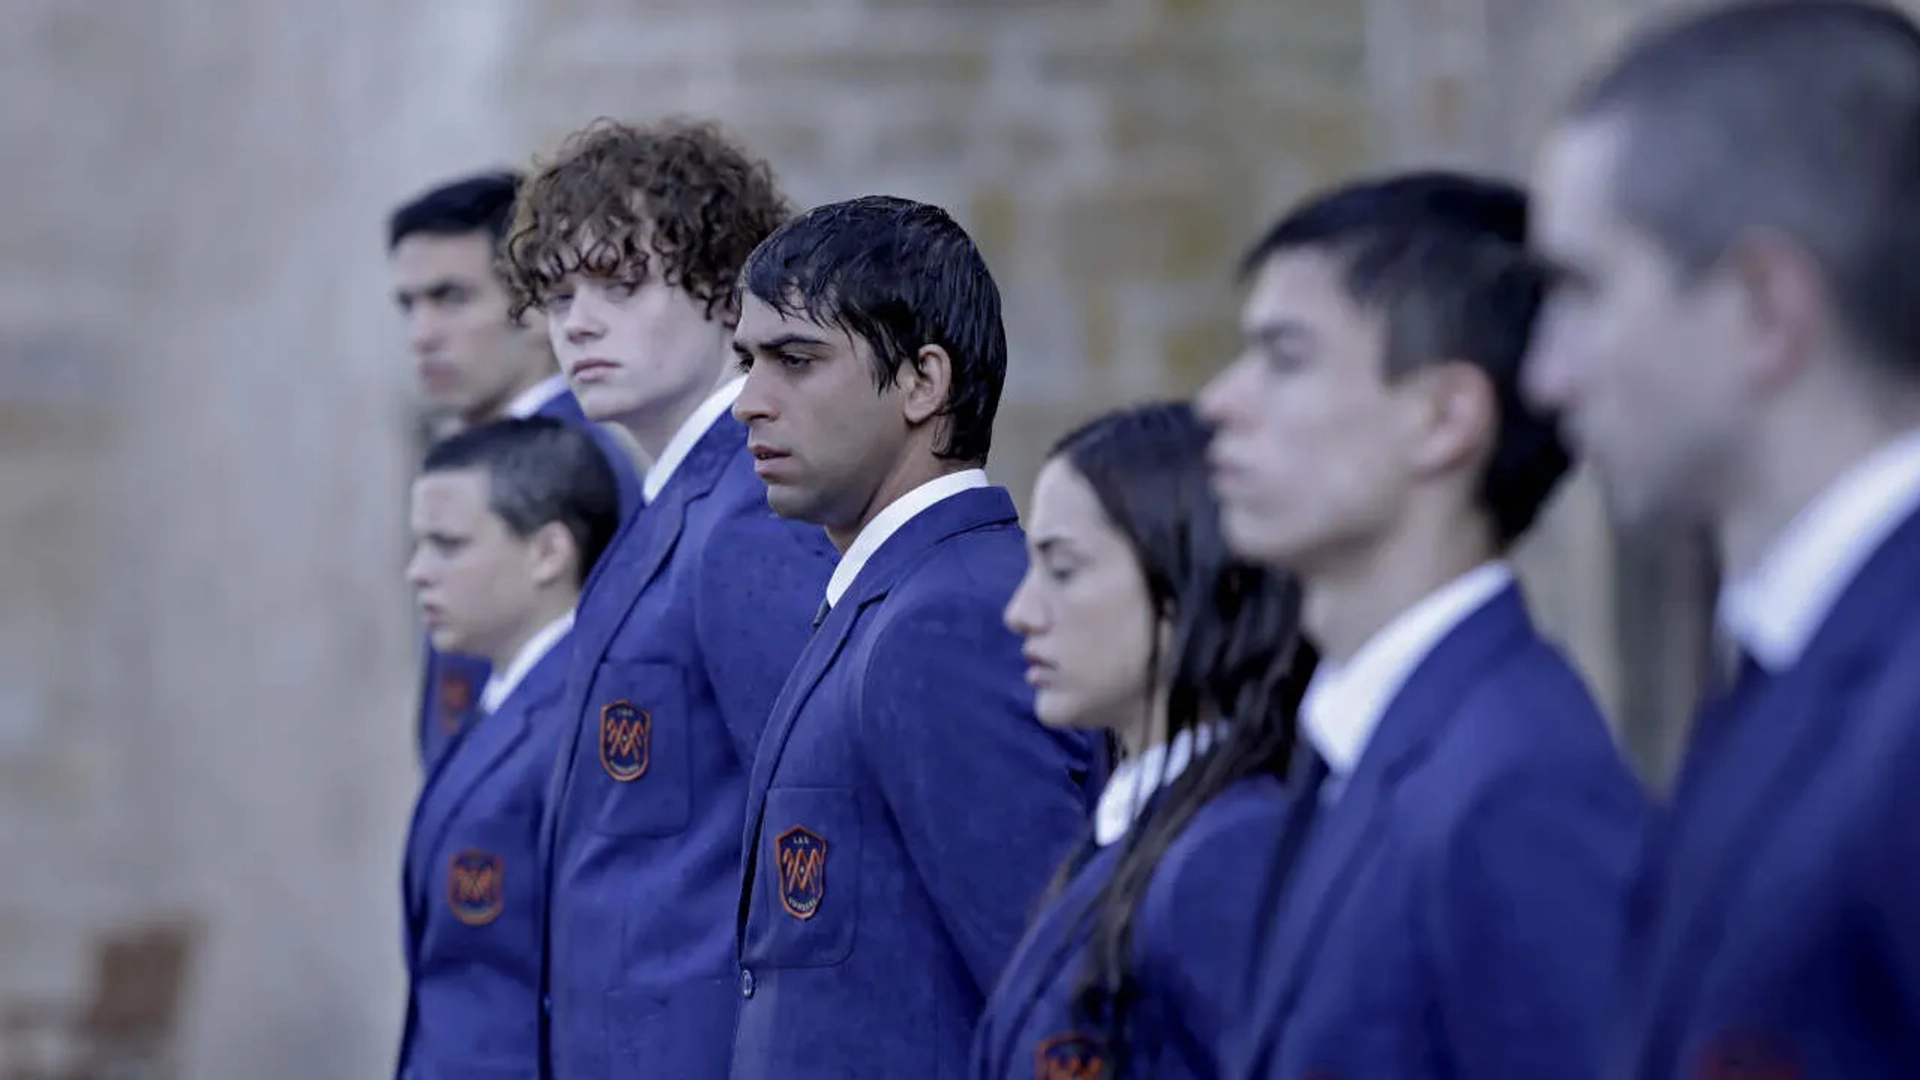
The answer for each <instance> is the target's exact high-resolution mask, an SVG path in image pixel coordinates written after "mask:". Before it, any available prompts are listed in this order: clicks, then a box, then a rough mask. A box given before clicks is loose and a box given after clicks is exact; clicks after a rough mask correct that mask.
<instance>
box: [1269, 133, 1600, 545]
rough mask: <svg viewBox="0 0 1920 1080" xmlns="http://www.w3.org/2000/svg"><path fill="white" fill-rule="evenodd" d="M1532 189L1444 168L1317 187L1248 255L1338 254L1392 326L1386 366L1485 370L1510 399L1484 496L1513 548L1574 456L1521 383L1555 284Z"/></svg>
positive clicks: (1367, 305) (1503, 400)
mask: <svg viewBox="0 0 1920 1080" xmlns="http://www.w3.org/2000/svg"><path fill="white" fill-rule="evenodd" d="M1527 210H1528V208H1527V197H1526V194H1525V193H1524V192H1522V191H1521V190H1520V189H1519V188H1517V187H1515V186H1513V185H1512V184H1509V183H1506V182H1504V181H1500V180H1493V179H1488V178H1485V177H1478V176H1469V175H1465V174H1462V173H1451V172H1444V171H1428V172H1411V173H1400V174H1396V175H1392V176H1386V177H1380V178H1377V179H1371V180H1363V181H1359V182H1356V183H1351V184H1347V185H1344V186H1342V187H1339V188H1335V189H1333V190H1331V191H1326V192H1322V193H1320V194H1318V195H1315V196H1313V197H1311V198H1309V199H1307V200H1306V201H1305V202H1303V203H1301V204H1300V205H1299V206H1296V207H1294V208H1293V209H1292V210H1291V211H1289V212H1288V213H1287V215H1286V216H1285V217H1283V218H1281V219H1280V221H1278V222H1276V223H1275V224H1274V225H1273V226H1272V227H1271V228H1270V229H1269V230H1268V231H1267V233H1266V234H1265V235H1264V236H1262V237H1261V238H1260V239H1259V241H1258V242H1256V243H1255V244H1254V245H1253V247H1252V249H1250V250H1249V251H1248V252H1247V254H1246V256H1245V257H1244V258H1243V259H1242V261H1241V275H1242V277H1249V276H1252V275H1254V274H1257V273H1258V272H1259V271H1260V270H1261V269H1262V268H1263V267H1265V266H1266V265H1267V263H1268V262H1269V261H1271V260H1272V259H1274V258H1276V257H1278V256H1280V255H1284V254H1287V253H1289V252H1295V251H1303V250H1304V251H1313V252H1317V253H1320V254H1324V255H1326V256H1328V257H1329V258H1331V259H1333V260H1334V261H1335V262H1336V264H1337V265H1339V267H1340V269H1341V273H1342V275H1343V281H1342V284H1343V286H1344V288H1345V290H1346V293H1347V295H1348V297H1350V298H1351V299H1352V300H1353V301H1354V303H1355V304H1356V305H1358V306H1359V307H1361V308H1363V309H1365V310H1368V311H1372V312H1376V313H1378V314H1379V316H1380V318H1381V319H1382V321H1383V323H1384V325H1385V329H1386V339H1387V345H1386V357H1385V358H1384V362H1385V364H1386V371H1385V375H1386V377H1387V378H1388V379H1389V380H1393V379H1400V378H1403V377H1405V376H1407V375H1409V374H1411V373H1413V372H1416V371H1419V370H1421V369H1422V368H1426V367H1430V366H1433V365H1435V364H1443V363H1449V362H1460V363H1465V364H1470V365H1472V366H1473V367H1474V368H1476V369H1478V370H1479V371H1480V373H1481V374H1482V375H1484V376H1485V377H1486V379H1487V383H1488V385H1489V387H1490V388H1491V390H1492V391H1493V396H1494V404H1495V406H1496V408H1497V414H1496V417H1495V429H1494V432H1493V446H1492V449H1491V452H1490V453H1489V456H1488V460H1487V464H1486V467H1485V469H1484V471H1483V472H1482V475H1481V478H1480V489H1479V497H1478V501H1479V505H1480V507H1481V509H1482V510H1484V511H1485V513H1486V515H1487V517H1488V519H1489V521H1490V523H1491V525H1492V527H1493V533H1494V539H1495V541H1496V542H1497V543H1498V544H1499V546H1500V547H1501V548H1503V549H1504V548H1506V547H1509V546H1511V545H1512V544H1513V542H1514V541H1516V540H1518V539H1519V538H1520V537H1521V536H1522V535H1524V534H1525V533H1526V531H1527V530H1528V529H1530V528H1532V527H1533V523H1534V520H1535V519H1536V518H1538V517H1539V515H1540V510H1541V508H1542V507H1543V506H1545V505H1546V503H1547V499H1548V498H1549V497H1550V496H1551V495H1552V494H1553V492H1554V490H1555V488H1557V487H1558V486H1559V484H1560V481H1561V480H1562V479H1563V478H1564V477H1565V476H1566V474H1567V471H1568V469H1569V468H1570V467H1571V464H1572V455H1571V454H1570V453H1569V452H1568V450H1567V447H1566V445H1565V443H1564V442H1562V440H1561V438H1560V429H1559V424H1558V420H1557V418H1556V417H1554V416H1553V415H1551V414H1549V413H1546V412H1544V411H1542V410H1540V409H1539V408H1537V407H1535V406H1534V405H1532V404H1531V403H1529V402H1528V401H1527V400H1526V399H1525V398H1524V397H1523V396H1522V395H1521V392H1520V365H1521V361H1522V360H1523V359H1524V358H1525V356H1526V352H1527V345H1528V343H1529V341H1530V340H1531V338H1532V336H1533V325H1534V319H1535V317H1536V316H1537V315H1538V314H1539V311H1540V307H1541V304H1542V302H1543V301H1544V299H1545V297H1546V291H1547V272H1546V268H1545V267H1544V266H1543V265H1542V264H1541V263H1540V262H1539V261H1538V260H1537V259H1535V258H1534V257H1533V256H1532V255H1530V254H1529V253H1528V251H1527V249H1526V239H1527Z"/></svg>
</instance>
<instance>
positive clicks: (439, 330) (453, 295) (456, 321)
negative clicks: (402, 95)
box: [387, 172, 640, 770]
mask: <svg viewBox="0 0 1920 1080" xmlns="http://www.w3.org/2000/svg"><path fill="white" fill-rule="evenodd" d="M520 182H521V177H520V175H519V174H518V173H514V172H487V173H477V174H475V175H472V176H463V177H460V178H458V179H455V180H450V181H447V182H445V183H441V184H436V185H435V186H434V187H432V188H431V189H429V190H427V191H424V192H421V193H420V194H419V195H416V196H414V197H413V198H411V199H408V200H407V201H406V202H405V203H403V204H401V205H400V206H399V207H397V208H396V209H395V210H394V211H393V213H392V214H390V215H389V216H388V219H387V260H388V265H389V269H390V271H391V275H392V278H393V300H394V305H395V306H396V307H397V308H399V310H400V316H401V318H403V319H404V320H405V321H406V333H407V345H408V348H409V349H410V351H411V352H412V353H413V357H414V363H415V364H416V365H417V374H418V376H419V379H420V387H421V391H422V393H423V394H424V395H425V397H426V400H427V403H428V404H429V405H431V406H432V407H433V408H434V409H436V410H439V411H441V412H445V413H447V414H448V415H450V416H452V417H454V418H456V419H457V420H458V421H459V422H460V423H461V424H462V425H465V426H467V427H473V426H477V425H480V424H486V423H490V422H492V421H494V420H500V419H506V418H517V417H526V416H551V417H553V418H555V419H558V420H565V421H567V422H568V423H572V424H577V425H579V426H581V427H582V428H583V429H585V430H588V431H591V432H592V433H593V434H594V436H595V438H596V440H598V442H599V443H600V446H601V449H602V450H603V451H604V452H605V453H606V456H607V463H608V464H609V465H610V466H611V467H612V468H613V470H614V476H615V478H616V480H617V481H618V482H619V484H620V495H621V503H622V505H623V506H626V507H629V508H630V507H632V506H634V505H636V504H638V502H639V498H640V479H639V476H638V475H637V473H636V471H635V468H634V464H633V461H632V458H631V457H630V456H629V455H628V453H627V451H626V449H625V448H624V447H622V446H620V444H619V443H618V442H617V441H616V440H615V439H614V438H612V437H611V436H610V435H608V434H607V433H605V432H603V431H601V430H599V428H598V427H597V426H596V425H594V424H592V423H590V422H589V421H588V420H587V418H586V414H585V413H583V412H581V411H580V403H579V402H578V401H576V400H575V399H574V396H573V394H572V393H570V392H569V391H568V389H567V382H566V379H565V377H563V376H562V375H561V374H560V373H559V372H558V371H556V370H555V369H554V361H553V351H552V349H551V348H549V347H548V345H547V339H546V329H545V327H544V325H542V324H541V322H540V321H539V320H538V319H537V318H533V319H524V318H523V319H516V318H513V317H511V316H510V315H509V308H510V306H511V302H512V301H511V297H510V295H509V294H508V291H507V287H506V283H505V282H504V281H503V280H502V279H501V276H500V273H499V271H498V270H497V269H496V260H497V258H498V256H499V253H500V245H501V243H502V242H503V241H505V239H506V234H507V223H508V222H509V221H510V220H511V219H512V217H513V199H514V194H515V192H516V191H517V190H518V189H519V185H520ZM422 671H423V672H424V677H423V678H422V680H421V684H420V708H419V714H418V723H417V728H418V740H419V751H420V763H421V766H422V767H423V768H425V769H429V770H430V769H432V768H433V765H434V763H435V762H436V761H437V760H438V758H439V756H440V752H441V751H442V750H443V749H445V748H446V746H447V743H448V742H449V741H450V740H451V739H452V738H453V737H454V736H455V735H457V734H459V732H460V730H461V728H462V727H463V726H464V725H465V723H466V721H467V719H468V718H469V717H470V716H471V715H472V714H473V710H474V708H475V707H476V706H477V705H478V704H479V697H480V690H481V688H482V687H483V686H484V685H485V684H486V681H487V676H488V668H487V663H486V660H485V659H484V658H482V657H477V656H463V655H461V654H459V653H442V652H439V651H437V650H435V649H434V648H433V646H432V644H431V643H428V644H427V646H426V660H425V663H424V664H423V665H422Z"/></svg>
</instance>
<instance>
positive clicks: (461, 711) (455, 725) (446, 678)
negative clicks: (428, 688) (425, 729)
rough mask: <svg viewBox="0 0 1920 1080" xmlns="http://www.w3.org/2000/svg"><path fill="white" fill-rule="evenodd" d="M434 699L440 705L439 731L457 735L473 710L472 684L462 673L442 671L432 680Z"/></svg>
mask: <svg viewBox="0 0 1920 1080" xmlns="http://www.w3.org/2000/svg"><path fill="white" fill-rule="evenodd" d="M434 682H435V686H434V694H433V696H434V698H435V699H436V700H438V701H439V703H440V730H441V731H444V732H446V733H447V734H449V735H455V734H458V733H459V731H460V729H461V728H462V727H464V726H466V720H467V710H469V709H471V708H473V682H472V680H470V679H469V678H468V677H467V674H466V672H464V671H452V670H442V671H441V672H440V675H439V678H437V679H435V680H434Z"/></svg>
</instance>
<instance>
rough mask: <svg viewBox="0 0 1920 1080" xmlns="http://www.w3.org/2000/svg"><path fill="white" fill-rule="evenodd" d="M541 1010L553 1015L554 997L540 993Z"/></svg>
mask: <svg viewBox="0 0 1920 1080" xmlns="http://www.w3.org/2000/svg"><path fill="white" fill-rule="evenodd" d="M540 1011H541V1012H543V1013H546V1014H547V1015H548V1016H552V1015H553V998H552V997H550V996H549V995H546V994H541V995H540Z"/></svg>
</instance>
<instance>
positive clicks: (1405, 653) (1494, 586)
mask: <svg viewBox="0 0 1920 1080" xmlns="http://www.w3.org/2000/svg"><path fill="white" fill-rule="evenodd" d="M1511 584H1513V571H1512V569H1511V568H1509V567H1508V566H1507V564H1506V563H1505V562H1500V561H1494V562H1486V563H1481V564H1480V565H1479V566H1476V567H1474V568H1473V569H1472V570H1469V571H1467V572H1466V573H1464V574H1462V575H1460V576H1459V577H1457V578H1454V579H1453V580H1452V581H1450V582H1448V583H1447V584H1445V585H1442V586H1441V587H1440V588H1438V589H1435V590H1434V591H1433V592H1431V593H1428V594H1427V595H1426V597H1425V598H1424V599H1422V600H1421V601H1420V602H1419V603H1417V604H1415V605H1413V606H1412V607H1410V608H1408V609H1407V610H1405V611H1403V612H1401V613H1400V614H1399V615H1397V616H1395V617H1394V618H1393V621H1391V622H1389V623H1388V624H1387V625H1386V626H1384V627H1382V628H1381V629H1380V630H1379V631H1377V632H1376V633H1375V634H1374V635H1373V636H1372V637H1371V638H1368V639H1367V643H1366V644H1365V645H1362V646H1361V647H1360V649H1359V651H1358V652H1355V653H1354V654H1353V656H1352V657H1351V658H1350V659H1349V660H1348V661H1347V662H1346V663H1345V664H1342V665H1340V666H1338V667H1334V666H1331V665H1328V664H1322V665H1321V666H1320V667H1319V668H1318V669H1317V670H1316V671H1315V672H1314V673H1313V681H1311V682H1309V683H1308V684H1307V693H1306V696H1305V698H1303V699H1302V701H1301V703H1300V723H1301V728H1302V729H1303V730H1304V731H1305V733H1306V736H1307V740H1308V741H1309V742H1311V743H1312V744H1313V748H1314V749H1315V750H1317V751H1319V753H1320V757H1321V758H1322V759H1324V760H1325V761H1326V763H1327V782H1326V785H1325V786H1324V787H1322V788H1321V797H1322V798H1323V799H1332V798H1335V797H1337V796H1338V794H1339V791H1340V788H1341V786H1343V785H1344V783H1345V781H1346V779H1347V777H1349V776H1351V775H1353V770H1354V767H1355V766H1357V765H1359V764H1360V758H1361V756H1362V755H1363V754H1365V753H1366V751H1367V743H1369V742H1371V741H1372V739H1373V733H1374V730H1375V729H1377V728H1378V727H1379V726H1380V721H1381V719H1382V718H1383V717H1385V716H1386V714H1387V709H1388V708H1389V707H1390V706H1391V705H1392V704H1393V699H1394V698H1396V697H1398V696H1399V694H1400V690H1401V688H1402V687H1404V686H1405V685H1406V683H1407V680H1408V679H1409V678H1411V677H1412V676H1413V673H1414V670H1415V669H1417V668H1418V667H1419V666H1420V662H1421V661H1423V660H1425V659H1426V658H1427V654H1428V653H1431V652H1432V651H1433V650H1434V648H1435V647H1436V646H1438V645H1439V644H1440V642H1441V641H1442V640H1444V639H1445V638H1446V636H1447V635H1448V634H1450V633H1452V632H1453V630H1454V628H1455V627H1457V626H1459V625H1460V624H1461V623H1463V622H1465V621H1466V620H1467V617H1468V616H1470V615H1472V614H1473V613H1474V612H1476V611H1478V610H1480V608H1481V607H1482V606H1484V605H1485V604H1486V603H1487V601H1489V600H1492V599H1493V598H1494V597H1495V596H1496V595H1498V594H1499V593H1500V592H1501V591H1502V590H1504V589H1506V588H1507V586H1509V585H1511Z"/></svg>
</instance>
